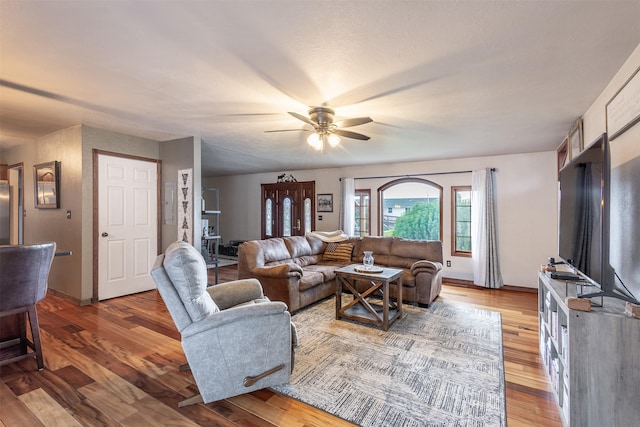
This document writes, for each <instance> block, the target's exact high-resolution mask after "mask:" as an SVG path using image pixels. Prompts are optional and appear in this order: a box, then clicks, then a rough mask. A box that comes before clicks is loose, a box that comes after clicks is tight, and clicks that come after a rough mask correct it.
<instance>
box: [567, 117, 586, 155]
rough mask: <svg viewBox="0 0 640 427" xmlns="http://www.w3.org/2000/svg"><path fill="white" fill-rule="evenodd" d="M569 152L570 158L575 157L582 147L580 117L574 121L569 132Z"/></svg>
mask: <svg viewBox="0 0 640 427" xmlns="http://www.w3.org/2000/svg"><path fill="white" fill-rule="evenodd" d="M569 147H570V148H569V154H570V155H571V158H572V159H573V158H575V157H576V156H577V155H578V154H580V153H581V152H582V150H583V149H584V142H583V141H582V118H579V119H578V120H576V121H575V123H574V124H573V126H572V127H571V131H570V132H569Z"/></svg>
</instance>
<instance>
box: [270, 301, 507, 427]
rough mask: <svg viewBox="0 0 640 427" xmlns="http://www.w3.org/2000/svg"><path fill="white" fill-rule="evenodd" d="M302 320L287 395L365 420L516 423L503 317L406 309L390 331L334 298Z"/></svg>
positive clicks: (441, 307) (446, 308)
mask: <svg viewBox="0 0 640 427" xmlns="http://www.w3.org/2000/svg"><path fill="white" fill-rule="evenodd" d="M343 298H350V297H343ZM293 321H294V323H295V324H296V326H297V329H298V338H299V345H298V348H297V350H296V358H295V369H294V372H293V374H292V377H291V383H290V384H288V385H284V386H278V387H273V389H274V390H275V391H277V392H280V393H282V394H285V395H287V396H290V397H292V398H294V399H298V400H300V401H302V402H304V403H307V404H309V405H311V406H314V407H316V408H319V409H322V410H324V411H326V412H328V413H330V414H333V415H335V416H337V417H340V418H343V419H345V420H347V421H350V422H352V423H354V424H358V425H361V426H381V427H382V426H385V427H386V426H476V427H480V426H505V425H506V419H505V418H506V411H505V392H504V390H505V386H504V363H503V356H502V327H501V317H500V313H497V312H492V311H486V310H481V309H475V308H471V307H464V306H452V305H450V304H444V303H441V302H434V303H433V304H431V305H430V307H429V308H428V309H424V308H419V307H414V306H409V305H404V315H403V318H402V319H399V320H396V321H395V322H394V323H393V324H392V325H391V327H390V328H389V331H387V332H384V331H382V330H381V329H378V328H374V327H372V326H367V325H364V324H359V323H357V322H353V321H349V320H335V299H334V298H330V299H328V300H325V301H321V302H319V303H317V304H315V305H313V306H310V307H308V308H306V309H303V310H301V311H299V312H298V313H296V314H295V315H294V316H293Z"/></svg>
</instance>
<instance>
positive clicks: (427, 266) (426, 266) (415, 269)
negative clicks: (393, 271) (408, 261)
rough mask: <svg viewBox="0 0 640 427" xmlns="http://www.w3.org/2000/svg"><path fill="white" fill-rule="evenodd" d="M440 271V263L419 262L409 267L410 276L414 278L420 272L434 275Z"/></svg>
mask: <svg viewBox="0 0 640 427" xmlns="http://www.w3.org/2000/svg"><path fill="white" fill-rule="evenodd" d="M440 270H442V263H439V262H433V261H427V260H420V261H416V262H414V263H413V265H411V274H413V275H414V276H415V275H417V274H418V273H422V272H425V273H431V274H436V273H437V272H438V271H440Z"/></svg>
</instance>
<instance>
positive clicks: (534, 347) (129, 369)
mask: <svg viewBox="0 0 640 427" xmlns="http://www.w3.org/2000/svg"><path fill="white" fill-rule="evenodd" d="M236 277H237V267H236V266H229V267H223V268H221V269H220V282H225V281H228V280H233V279H235V278H236ZM440 298H441V299H442V300H443V301H446V302H450V303H454V304H466V305H471V306H475V307H481V308H485V309H488V310H494V311H500V312H501V313H502V329H503V342H504V359H505V371H506V402H507V418H508V425H509V426H510V427H516V426H561V422H560V419H559V414H558V409H557V407H556V405H555V403H554V402H553V400H552V392H551V388H550V385H549V383H548V381H547V379H546V377H545V374H544V372H543V371H542V368H541V365H540V357H539V356H538V333H537V330H538V323H537V310H536V306H537V303H536V295H535V294H532V293H524V292H514V291H505V290H497V291H496V290H481V289H475V288H465V287H459V286H445V287H444V289H443V291H442V293H441V296H440ZM38 313H39V317H40V325H41V331H42V335H43V338H42V339H43V348H44V355H45V356H44V357H45V364H46V366H47V368H46V369H45V370H43V371H42V372H38V371H37V370H36V363H35V360H34V359H29V360H24V361H21V362H17V363H14V364H11V365H7V366H2V367H0V426H21V427H22V426H56V427H58V426H161V425H162V426H166V425H175V426H197V425H203V426H204V425H206V426H225V427H227V426H255V427H263V426H301V427H302V426H305V427H313V426H350V425H351V424H349V423H347V422H345V421H343V420H340V419H338V418H335V417H333V416H331V415H329V414H327V413H325V412H322V411H319V410H317V409H315V408H313V407H310V406H308V405H305V404H303V403H301V402H298V401H296V400H293V399H290V398H288V397H285V396H282V395H279V394H276V393H274V392H272V391H270V390H268V389H267V390H260V391H257V392H254V393H250V394H246V395H243V396H238V397H234V398H230V399H225V400H222V401H219V402H214V403H210V404H208V405H203V404H198V405H192V406H189V407H185V408H178V402H179V401H181V400H183V399H184V398H186V397H189V396H192V395H194V394H196V393H197V387H196V386H195V384H194V382H193V379H192V378H191V375H190V373H189V372H180V371H179V366H180V365H181V364H183V363H185V358H184V354H183V353H182V348H181V346H180V341H179V340H180V336H179V334H178V332H177V331H176V329H175V326H174V324H173V321H172V320H171V317H170V316H169V313H168V312H167V310H166V307H165V306H164V303H163V302H162V299H161V298H160V296H159V295H158V293H157V292H156V291H149V292H144V293H140V294H136V295H130V296H126V297H121V298H114V299H112V300H108V301H105V302H101V303H98V304H93V305H90V306H86V307H78V306H76V305H75V304H72V303H70V302H68V301H66V300H64V299H61V298H59V297H56V296H53V295H48V296H47V297H46V298H45V300H44V301H43V302H41V303H40V304H39V305H38Z"/></svg>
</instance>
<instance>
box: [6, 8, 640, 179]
mask: <svg viewBox="0 0 640 427" xmlns="http://www.w3.org/2000/svg"><path fill="white" fill-rule="evenodd" d="M639 44H640V0H634V1H480V0H478V1H409V2H403V1H391V0H389V1H198V2H190V1H163V2H148V1H117V2H107V1H83V2H80V1H68V2H67V1H42V2H38V1H31V2H23V1H7V0H0V91H1V92H0V142H1V144H2V147H5V148H6V147H9V146H11V145H12V144H16V143H20V142H24V141H27V140H30V139H33V138H37V137H40V136H43V135H46V134H48V133H50V132H53V131H56V130H59V129H63V128H66V127H69V126H73V125H77V124H80V123H83V124H86V125H90V126H95V127H99V128H104V129H110V130H114V131H119V132H124V133H128V134H132V135H137V136H142V137H147V138H150V139H156V140H169V139H175V138H180V137H185V136H191V135H195V136H200V137H201V138H202V142H203V144H202V152H203V159H202V166H203V175H205V176H214V175H226V174H234V173H247V172H267V171H269V172H276V171H277V172H280V171H287V170H293V169H307V168H321V167H333V166H350V165H358V164H371V163H389V162H404V161H415V160H431V159H447V158H456V157H467V156H485V155H498V154H509V153H524V152H533V151H545V150H552V149H555V148H556V146H557V145H558V144H559V143H560V142H561V141H562V139H563V137H564V135H566V133H567V131H568V130H569V127H570V126H571V123H572V122H573V121H574V120H575V119H576V118H578V117H579V116H580V115H581V114H582V113H584V112H585V111H586V109H587V108H588V107H589V106H590V105H591V103H593V101H594V100H595V98H596V97H597V96H598V95H599V94H600V92H601V91H602V90H603V89H604V87H605V86H606V84H607V83H608V82H609V81H610V80H611V78H612V77H613V76H614V74H615V72H616V71H617V70H618V69H619V68H620V66H621V65H622V64H623V62H624V61H625V60H626V59H627V58H628V56H629V55H630V54H631V53H632V51H633V50H634V49H635V48H636V47H637V46H638V45H639ZM324 102H326V103H328V104H329V105H330V106H332V107H333V108H335V110H336V115H337V116H340V117H358V116H370V117H371V118H372V119H373V120H374V122H373V123H369V124H365V125H362V126H358V127H354V128H349V129H350V130H353V131H356V132H360V133H364V134H366V135H368V136H370V137H371V140H369V141H357V140H351V139H346V138H343V140H342V144H341V146H340V147H338V148H337V149H329V148H327V149H325V150H324V152H322V153H318V152H314V151H312V150H311V148H310V147H309V146H308V145H307V144H306V142H305V139H306V137H307V135H308V133H307V132H304V131H292V132H281V133H265V132H264V131H266V130H275V129H302V128H304V127H305V126H304V123H302V122H300V121H298V120H296V119H295V118H293V117H291V116H290V115H288V114H286V112H287V111H294V112H298V113H300V114H306V111H307V109H308V106H311V105H320V104H322V103H324Z"/></svg>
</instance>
